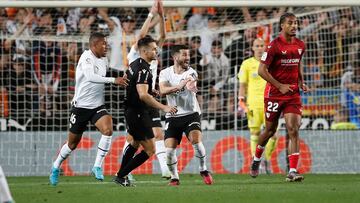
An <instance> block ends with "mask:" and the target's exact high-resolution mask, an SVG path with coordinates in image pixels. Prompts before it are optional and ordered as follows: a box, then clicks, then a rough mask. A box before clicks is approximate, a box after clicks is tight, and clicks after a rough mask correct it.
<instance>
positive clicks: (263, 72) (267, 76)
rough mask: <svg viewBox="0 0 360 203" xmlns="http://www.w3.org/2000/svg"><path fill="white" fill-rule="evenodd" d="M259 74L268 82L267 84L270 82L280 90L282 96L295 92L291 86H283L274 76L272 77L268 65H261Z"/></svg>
mask: <svg viewBox="0 0 360 203" xmlns="http://www.w3.org/2000/svg"><path fill="white" fill-rule="evenodd" d="M258 74H259V75H260V77H262V78H263V79H264V80H266V81H267V82H269V83H270V84H272V85H273V86H275V87H276V88H278V89H279V91H280V92H281V93H282V94H286V93H288V92H293V91H294V90H293V89H291V87H290V86H291V85H289V84H282V83H280V82H279V81H277V80H276V79H275V78H274V77H273V76H271V74H270V73H269V71H268V65H266V64H263V63H260V66H259V70H258Z"/></svg>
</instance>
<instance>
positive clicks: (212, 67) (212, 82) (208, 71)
mask: <svg viewBox="0 0 360 203" xmlns="http://www.w3.org/2000/svg"><path fill="white" fill-rule="evenodd" d="M200 65H201V66H203V69H204V74H203V77H202V81H200V83H202V85H201V86H202V87H203V88H206V89H208V90H207V91H208V92H209V94H210V95H209V96H210V101H209V106H208V110H209V111H210V112H215V111H217V110H218V109H219V108H220V107H221V106H224V105H222V104H221V102H222V101H223V100H221V98H222V97H223V96H225V95H222V94H221V93H222V92H223V91H222V90H224V88H225V87H226V82H227V80H228V78H229V77H230V71H231V70H230V61H229V59H228V58H227V57H226V56H225V54H224V51H223V48H222V44H221V42H220V41H218V40H215V41H214V42H213V43H212V46H211V54H208V55H204V56H203V58H202V59H201V60H200ZM206 89H205V91H206Z"/></svg>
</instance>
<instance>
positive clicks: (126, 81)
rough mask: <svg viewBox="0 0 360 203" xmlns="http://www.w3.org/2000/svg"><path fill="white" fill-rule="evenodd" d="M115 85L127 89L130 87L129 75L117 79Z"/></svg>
mask: <svg viewBox="0 0 360 203" xmlns="http://www.w3.org/2000/svg"><path fill="white" fill-rule="evenodd" d="M114 84H115V85H120V86H122V87H126V86H128V85H129V79H128V78H127V75H124V76H123V77H117V78H115V82H114Z"/></svg>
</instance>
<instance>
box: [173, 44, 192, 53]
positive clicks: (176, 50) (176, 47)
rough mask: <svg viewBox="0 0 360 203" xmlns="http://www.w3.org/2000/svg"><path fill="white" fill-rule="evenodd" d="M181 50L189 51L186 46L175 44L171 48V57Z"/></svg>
mask: <svg viewBox="0 0 360 203" xmlns="http://www.w3.org/2000/svg"><path fill="white" fill-rule="evenodd" d="M182 49H185V50H186V49H189V48H188V47H187V46H185V45H183V44H175V45H173V46H172V47H171V56H174V55H175V54H177V53H180V50H182Z"/></svg>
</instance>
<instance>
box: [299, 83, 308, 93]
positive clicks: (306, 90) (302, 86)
mask: <svg viewBox="0 0 360 203" xmlns="http://www.w3.org/2000/svg"><path fill="white" fill-rule="evenodd" d="M301 89H302V91H304V93H308V92H310V88H309V87H308V86H307V85H306V84H302V85H301Z"/></svg>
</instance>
